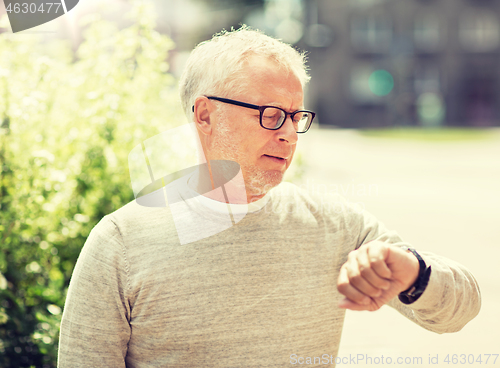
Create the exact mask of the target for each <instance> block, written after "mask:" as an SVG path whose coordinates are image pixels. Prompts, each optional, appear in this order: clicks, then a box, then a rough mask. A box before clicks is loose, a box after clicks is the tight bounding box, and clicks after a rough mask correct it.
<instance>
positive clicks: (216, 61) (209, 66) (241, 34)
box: [179, 25, 310, 121]
mask: <svg viewBox="0 0 500 368" xmlns="http://www.w3.org/2000/svg"><path fill="white" fill-rule="evenodd" d="M251 55H258V56H262V57H267V58H272V59H273V60H275V61H276V62H277V64H278V65H279V67H281V68H283V69H284V70H287V71H290V72H292V73H293V74H294V75H295V76H296V77H297V78H298V79H299V81H300V83H301V84H302V88H304V87H305V85H306V84H307V82H308V81H309V79H310V77H309V75H308V73H307V67H306V56H305V53H304V52H299V51H297V50H296V49H294V48H293V47H292V46H290V45H288V44H286V43H284V42H282V41H280V40H277V39H274V38H271V37H269V36H266V35H265V34H264V33H262V32H260V31H257V30H253V29H251V28H250V27H248V26H245V25H243V26H242V27H241V28H239V29H238V30H234V29H231V31H226V30H223V31H222V32H220V33H217V34H215V35H214V36H213V37H212V39H211V40H209V41H205V42H202V43H200V44H199V45H198V46H196V47H195V49H194V50H193V51H192V53H191V55H190V56H189V58H188V60H187V63H186V67H185V69H184V72H183V73H182V76H181V79H180V83H179V92H180V96H181V102H182V107H183V108H184V111H185V113H186V116H187V117H188V119H189V121H192V117H193V112H192V110H191V107H192V106H193V105H194V101H195V99H196V98H197V97H199V96H202V95H219V97H230V96H229V95H230V94H231V93H238V92H240V90H241V88H242V87H243V86H241V85H240V84H239V83H238V81H237V78H238V76H239V75H240V72H241V71H242V69H243V67H244V66H245V61H246V60H247V58H248V56H251ZM222 94H224V95H226V96H222Z"/></svg>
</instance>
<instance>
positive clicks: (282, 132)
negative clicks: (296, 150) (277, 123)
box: [278, 115, 299, 144]
mask: <svg viewBox="0 0 500 368" xmlns="http://www.w3.org/2000/svg"><path fill="white" fill-rule="evenodd" d="M278 137H279V139H280V141H287V142H288V143H289V144H295V143H297V141H298V139H299V136H298V134H297V131H296V130H295V126H294V125H293V120H292V117H291V116H290V115H288V116H287V117H286V119H285V122H284V123H283V125H282V126H281V128H279V129H278Z"/></svg>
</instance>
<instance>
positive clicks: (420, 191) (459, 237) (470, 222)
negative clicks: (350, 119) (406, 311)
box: [298, 129, 500, 367]
mask: <svg viewBox="0 0 500 368" xmlns="http://www.w3.org/2000/svg"><path fill="white" fill-rule="evenodd" d="M497 136H498V138H495V139H492V140H477V141H463V142H442V143H436V142H420V141H401V140H394V139H382V138H368V137H364V136H362V135H360V134H359V133H358V132H356V131H350V130H324V129H321V130H319V129H316V130H311V131H310V132H308V133H307V134H305V135H304V136H301V137H300V140H299V148H298V152H299V153H300V154H301V155H302V157H303V159H304V161H305V162H306V172H305V175H304V178H303V182H302V184H303V185H306V186H308V187H309V189H310V190H315V191H317V192H325V191H329V192H332V191H337V192H339V193H341V194H343V195H344V196H345V197H347V198H348V199H350V200H352V201H354V202H359V203H361V204H362V205H364V206H365V208H366V209H367V210H368V211H370V212H372V213H373V214H375V215H376V216H377V217H378V218H379V219H380V220H382V221H383V222H384V223H385V224H386V225H387V226H388V227H389V228H391V229H395V230H397V231H398V233H399V234H400V235H401V236H402V237H403V238H404V239H405V240H407V241H408V242H410V243H411V244H413V245H414V246H415V248H417V249H421V250H429V251H432V252H435V253H437V254H440V255H444V256H447V257H449V258H451V259H453V260H455V261H457V262H460V263H462V264H464V265H466V266H467V267H468V268H469V269H470V270H471V271H472V272H473V274H474V275H475V276H476V279H477V280H478V282H479V285H480V287H481V292H482V300H483V304H482V309H481V312H480V314H479V316H478V317H476V319H474V320H473V321H472V322H470V323H469V324H468V325H467V326H465V328H464V329H463V330H462V331H460V332H458V333H454V334H445V335H438V334H435V333H432V332H429V331H427V330H424V329H422V328H421V327H419V326H417V325H415V324H413V323H412V322H410V321H408V320H407V319H405V318H404V317H402V316H401V315H399V313H397V312H396V311H394V310H392V309H391V308H390V307H384V308H382V309H381V310H380V311H377V312H373V313H370V312H348V313H347V318H346V323H345V327H344V332H343V338H342V343H341V348H340V352H339V357H345V358H346V359H345V362H346V363H347V364H339V365H338V367H343V366H349V365H353V362H354V361H356V363H357V364H356V367H373V366H380V365H384V364H387V363H388V362H387V358H388V357H390V358H391V359H392V362H391V363H392V365H400V366H403V367H422V366H425V367H450V366H470V367H500V356H498V355H497V357H498V359H496V364H492V363H493V360H494V359H495V356H491V357H490V358H489V362H488V364H485V361H486V358H487V356H486V355H485V354H500V318H499V316H498V315H499V311H500V134H498V135H497ZM358 354H360V355H359V356H358ZM453 354H457V355H456V356H455V357H453ZM461 354H465V356H461ZM382 355H383V356H384V359H385V361H382V358H381V356H382ZM447 355H448V358H449V363H446V362H445V358H446V356H447ZM349 356H350V357H351V358H352V357H353V356H356V360H352V359H351V360H350V361H349V362H348V360H347V358H348V357H349ZM479 356H481V358H482V363H479V362H477V361H476V360H477V359H478V357H479ZM357 358H360V359H359V360H358V359H357ZM361 358H363V359H364V360H362V359H361ZM369 358H372V360H371V361H370V359H369ZM374 358H378V360H377V359H374ZM398 358H401V359H399V360H398ZM414 358H415V359H414ZM418 358H421V359H418ZM453 358H455V359H457V360H456V361H455V360H454V359H453ZM464 358H465V359H464ZM473 358H474V359H473ZM367 360H368V363H366V361H367ZM472 361H474V362H472ZM377 362H378V363H377ZM436 362H437V363H438V364H434V363H436ZM454 362H455V363H454ZM398 363H401V364H398Z"/></svg>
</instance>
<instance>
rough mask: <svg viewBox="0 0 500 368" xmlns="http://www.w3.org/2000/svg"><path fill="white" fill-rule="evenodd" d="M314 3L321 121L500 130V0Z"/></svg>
mask: <svg viewBox="0 0 500 368" xmlns="http://www.w3.org/2000/svg"><path fill="white" fill-rule="evenodd" d="M304 3H305V5H306V6H305V9H306V13H307V14H306V16H305V21H306V32H305V34H304V37H303V39H302V40H301V41H300V42H299V43H298V45H299V46H300V47H301V48H304V49H306V50H308V51H309V53H310V54H309V55H310V60H309V62H310V66H311V74H312V78H313V79H312V83H311V85H310V87H309V93H308V96H309V100H310V103H311V104H313V106H312V108H314V109H315V110H316V111H317V112H318V115H319V119H320V124H327V125H336V126H340V127H380V126H439V125H448V126H499V125H500V123H499V122H500V85H499V77H500V67H499V66H500V63H499V62H500V2H499V1H495V0H405V1H401V0H349V1H346V0H304Z"/></svg>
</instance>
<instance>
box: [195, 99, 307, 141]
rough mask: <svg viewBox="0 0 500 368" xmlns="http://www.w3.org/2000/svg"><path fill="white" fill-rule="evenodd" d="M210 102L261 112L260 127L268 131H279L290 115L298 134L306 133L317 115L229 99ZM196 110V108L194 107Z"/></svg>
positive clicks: (304, 111) (305, 111)
mask: <svg viewBox="0 0 500 368" xmlns="http://www.w3.org/2000/svg"><path fill="white" fill-rule="evenodd" d="M207 98H208V99H210V100H216V101H220V102H224V103H227V104H231V105H237V106H242V107H246V108H249V109H254V110H259V112H260V126H261V127H262V128H264V129H268V130H278V129H279V128H281V127H282V126H283V124H284V123H285V121H286V119H287V118H288V115H290V117H291V118H292V122H293V126H294V127H295V131H296V132H297V133H305V132H307V131H308V130H309V128H310V127H311V124H312V122H313V119H314V117H315V116H316V114H315V113H314V112H312V111H308V110H297V111H294V112H286V111H285V110H283V109H280V108H279V107H276V106H258V105H252V104H249V103H246V102H241V101H236V100H230V99H228V98H221V97H214V96H207ZM193 109H194V106H193Z"/></svg>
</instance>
